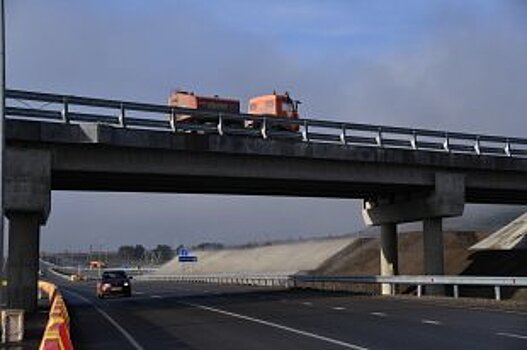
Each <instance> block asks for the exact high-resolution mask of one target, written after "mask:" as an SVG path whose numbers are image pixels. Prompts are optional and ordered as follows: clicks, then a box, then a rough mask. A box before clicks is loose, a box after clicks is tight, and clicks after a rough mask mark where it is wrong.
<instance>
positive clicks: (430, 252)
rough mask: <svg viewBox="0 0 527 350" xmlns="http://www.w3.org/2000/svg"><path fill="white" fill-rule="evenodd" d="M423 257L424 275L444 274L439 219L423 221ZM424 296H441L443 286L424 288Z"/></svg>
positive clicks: (441, 223) (441, 230) (441, 232)
mask: <svg viewBox="0 0 527 350" xmlns="http://www.w3.org/2000/svg"><path fill="white" fill-rule="evenodd" d="M423 252H424V254H423V256H424V265H425V274H426V275H442V274H443V273H444V249H443V221H442V219H441V218H429V219H424V220H423ZM425 292H426V294H433V295H442V294H444V293H445V288H444V286H439V285H431V286H426V287H425Z"/></svg>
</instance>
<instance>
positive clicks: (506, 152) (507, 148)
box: [504, 139, 512, 157]
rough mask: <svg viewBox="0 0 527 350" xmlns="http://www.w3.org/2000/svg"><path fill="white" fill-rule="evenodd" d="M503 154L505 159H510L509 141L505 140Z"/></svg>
mask: <svg viewBox="0 0 527 350" xmlns="http://www.w3.org/2000/svg"><path fill="white" fill-rule="evenodd" d="M504 152H505V155H506V156H507V157H510V156H511V155H512V154H511V142H510V140H509V139H507V140H506V141H505V149H504Z"/></svg>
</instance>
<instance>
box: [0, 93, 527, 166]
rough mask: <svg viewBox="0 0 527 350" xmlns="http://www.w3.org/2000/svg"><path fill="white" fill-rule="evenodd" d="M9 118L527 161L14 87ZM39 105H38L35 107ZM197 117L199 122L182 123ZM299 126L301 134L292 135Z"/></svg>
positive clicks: (404, 137)
mask: <svg viewBox="0 0 527 350" xmlns="http://www.w3.org/2000/svg"><path fill="white" fill-rule="evenodd" d="M6 99H7V100H6V101H7V107H6V117H8V118H17V119H20V118H22V119H31V120H40V121H49V122H61V123H81V122H82V123H86V122H87V123H102V124H108V125H113V126H117V127H122V128H136V129H153V130H166V131H170V132H197V133H204V134H207V133H210V134H219V135H222V136H223V135H245V136H253V137H260V138H264V139H268V138H271V139H274V138H285V139H291V140H296V141H299V142H318V143H333V144H341V145H343V146H346V145H356V146H369V147H377V148H397V149H407V150H414V151H435V152H446V153H450V152H452V153H462V154H471V155H476V156H478V155H490V156H501V157H522V158H525V157H527V139H523V138H516V137H502V136H492V135H479V134H471V133H459V132H447V131H436V130H427V129H413V128H402V127H391V126H383V125H370V124H358V123H344V122H336V121H328V120H316V119H283V118H276V117H272V116H255V115H250V114H228V113H216V112H204V111H199V110H195V109H186V108H176V107H170V106H164V105H156V104H148V103H138V102H128V101H118V100H109V99H100V98H87V97H79V96H70V95H61V94H50V93H42V92H33V91H22V90H12V89H8V90H7V91H6ZM35 105H36V106H35ZM177 116H192V118H191V120H192V121H193V122H178V118H177ZM297 126H298V127H299V132H291V131H286V130H287V129H289V130H291V129H293V128H291V127H297Z"/></svg>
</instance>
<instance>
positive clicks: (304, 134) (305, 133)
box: [302, 120, 309, 142]
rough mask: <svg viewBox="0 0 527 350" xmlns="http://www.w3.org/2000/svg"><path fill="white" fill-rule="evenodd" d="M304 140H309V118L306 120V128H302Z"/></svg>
mask: <svg viewBox="0 0 527 350" xmlns="http://www.w3.org/2000/svg"><path fill="white" fill-rule="evenodd" d="M302 141H304V142H309V125H308V124H307V120H304V129H303V130H302Z"/></svg>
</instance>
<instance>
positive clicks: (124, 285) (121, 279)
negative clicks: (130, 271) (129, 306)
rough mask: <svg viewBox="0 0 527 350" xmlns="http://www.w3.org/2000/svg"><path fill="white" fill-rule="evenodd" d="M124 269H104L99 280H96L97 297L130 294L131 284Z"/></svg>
mask: <svg viewBox="0 0 527 350" xmlns="http://www.w3.org/2000/svg"><path fill="white" fill-rule="evenodd" d="M131 279H132V277H128V276H127V275H126V273H125V272H124V271H121V270H115V271H104V272H103V273H102V276H101V280H100V281H99V282H97V297H98V298H104V297H105V296H108V295H122V296H125V297H130V296H132V284H131V283H130V280H131Z"/></svg>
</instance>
